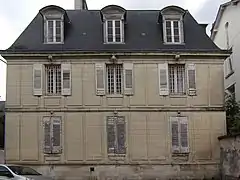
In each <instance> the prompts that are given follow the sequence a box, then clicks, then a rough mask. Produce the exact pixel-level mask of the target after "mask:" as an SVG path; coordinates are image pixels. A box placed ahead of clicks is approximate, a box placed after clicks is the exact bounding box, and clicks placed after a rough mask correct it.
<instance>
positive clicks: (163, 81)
mask: <svg viewBox="0 0 240 180" xmlns="http://www.w3.org/2000/svg"><path fill="white" fill-rule="evenodd" d="M158 77H159V94H160V95H161V96H167V95H169V85H168V64H167V63H164V64H158Z"/></svg>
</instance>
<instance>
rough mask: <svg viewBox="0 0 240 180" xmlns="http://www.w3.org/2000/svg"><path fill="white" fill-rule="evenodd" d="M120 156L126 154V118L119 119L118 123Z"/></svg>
mask: <svg viewBox="0 0 240 180" xmlns="http://www.w3.org/2000/svg"><path fill="white" fill-rule="evenodd" d="M116 129H117V146H118V154H125V153H126V148H125V133H126V130H125V118H124V117H118V120H117V122H116Z"/></svg>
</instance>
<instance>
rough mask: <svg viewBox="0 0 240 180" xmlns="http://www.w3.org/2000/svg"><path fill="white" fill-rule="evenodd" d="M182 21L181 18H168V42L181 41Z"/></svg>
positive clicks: (166, 26) (166, 29) (166, 28)
mask: <svg viewBox="0 0 240 180" xmlns="http://www.w3.org/2000/svg"><path fill="white" fill-rule="evenodd" d="M180 23H181V21H179V20H166V22H165V31H166V35H165V36H166V42H167V43H181V38H182V37H181V24H180Z"/></svg>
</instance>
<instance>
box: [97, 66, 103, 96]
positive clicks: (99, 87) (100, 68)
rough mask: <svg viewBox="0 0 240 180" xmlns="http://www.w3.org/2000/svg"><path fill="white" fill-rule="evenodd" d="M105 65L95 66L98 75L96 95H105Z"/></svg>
mask: <svg viewBox="0 0 240 180" xmlns="http://www.w3.org/2000/svg"><path fill="white" fill-rule="evenodd" d="M104 67H105V64H104V63H97V64H95V75H96V95H99V96H101V95H105V76H104V74H105V73H104Z"/></svg>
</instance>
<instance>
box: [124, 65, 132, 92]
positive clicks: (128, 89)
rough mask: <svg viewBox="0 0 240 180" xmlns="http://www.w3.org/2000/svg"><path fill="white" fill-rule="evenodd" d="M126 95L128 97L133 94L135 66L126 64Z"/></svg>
mask: <svg viewBox="0 0 240 180" xmlns="http://www.w3.org/2000/svg"><path fill="white" fill-rule="evenodd" d="M124 93H125V94H126V95H132V94H133V64H132V63H125V64H124Z"/></svg>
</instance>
